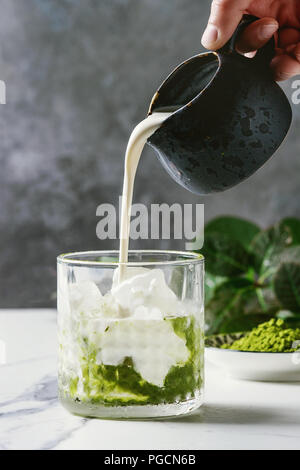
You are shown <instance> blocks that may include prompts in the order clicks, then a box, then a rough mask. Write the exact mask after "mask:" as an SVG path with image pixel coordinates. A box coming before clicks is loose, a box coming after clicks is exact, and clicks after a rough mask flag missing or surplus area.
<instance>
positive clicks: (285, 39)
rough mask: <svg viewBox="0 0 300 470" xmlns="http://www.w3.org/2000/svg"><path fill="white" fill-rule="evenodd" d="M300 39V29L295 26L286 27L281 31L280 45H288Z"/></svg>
mask: <svg viewBox="0 0 300 470" xmlns="http://www.w3.org/2000/svg"><path fill="white" fill-rule="evenodd" d="M299 41H300V31H298V30H297V29H294V28H284V29H281V30H280V32H279V46H280V47H287V46H289V45H290V44H296V43H297V42H299Z"/></svg>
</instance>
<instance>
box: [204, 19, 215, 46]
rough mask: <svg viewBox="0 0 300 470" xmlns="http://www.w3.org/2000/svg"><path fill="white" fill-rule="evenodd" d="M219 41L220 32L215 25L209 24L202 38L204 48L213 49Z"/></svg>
mask: <svg viewBox="0 0 300 470" xmlns="http://www.w3.org/2000/svg"><path fill="white" fill-rule="evenodd" d="M217 39H218V30H217V28H216V27H215V26H214V25H213V24H209V25H208V26H207V28H206V30H205V31H204V33H203V36H202V40H201V42H202V44H203V46H204V47H208V48H209V47H213V45H214V44H215V42H216V41H217Z"/></svg>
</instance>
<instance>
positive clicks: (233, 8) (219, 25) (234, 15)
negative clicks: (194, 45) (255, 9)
mask: <svg viewBox="0 0 300 470" xmlns="http://www.w3.org/2000/svg"><path fill="white" fill-rule="evenodd" d="M251 3H252V0H213V2H212V5H211V13H210V17H209V20H208V25H207V28H206V30H205V32H204V34H203V36H202V44H203V46H204V47H206V48H207V49H214V50H216V49H219V48H220V47H222V46H224V44H225V43H226V42H227V41H228V40H229V39H230V38H231V36H232V35H233V33H234V31H235V30H236V27H237V26H238V24H239V22H240V21H241V19H242V17H243V13H244V11H245V10H247V8H248V7H249V5H250V4H251Z"/></svg>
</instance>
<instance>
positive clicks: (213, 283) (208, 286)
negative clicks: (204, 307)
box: [205, 272, 226, 304]
mask: <svg viewBox="0 0 300 470" xmlns="http://www.w3.org/2000/svg"><path fill="white" fill-rule="evenodd" d="M225 281H226V278H224V277H220V276H214V275H213V274H211V273H209V272H206V273H205V303H206V304H207V303H208V302H209V301H210V300H211V298H212V297H213V295H214V292H215V290H216V288H217V287H218V286H219V285H220V284H223V283H224V282H225Z"/></svg>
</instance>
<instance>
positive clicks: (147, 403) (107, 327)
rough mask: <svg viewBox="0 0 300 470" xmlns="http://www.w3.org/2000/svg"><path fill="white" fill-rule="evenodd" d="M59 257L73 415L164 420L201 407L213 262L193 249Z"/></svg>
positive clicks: (67, 400)
mask: <svg viewBox="0 0 300 470" xmlns="http://www.w3.org/2000/svg"><path fill="white" fill-rule="evenodd" d="M118 257H119V252H118V251H92V252H81V253H70V254H64V255H60V256H59V257H58V258H57V269H58V331H59V371H58V376H59V397H60V401H61V403H62V404H63V406H64V407H65V408H66V409H67V410H69V411H70V412H71V413H74V414H77V415H81V416H86V417H99V418H117V419H120V418H124V419H129V418H136V419H138V418H149V419H153V418H159V417H167V416H178V415H182V414H186V413H190V412H192V411H193V410H195V409H197V408H198V407H199V406H200V405H201V404H202V401H203V385H204V333H203V331H204V305H203V300H204V295H203V280H204V259H203V256H202V255H199V254H197V253H193V252H175V251H129V258H128V263H124V265H123V266H124V274H123V276H124V277H123V279H122V282H121V283H120V282H119V280H118V275H119V274H118V272H119V266H120V264H119V263H118Z"/></svg>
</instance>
